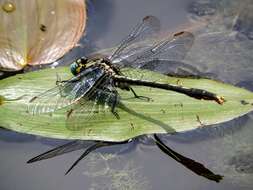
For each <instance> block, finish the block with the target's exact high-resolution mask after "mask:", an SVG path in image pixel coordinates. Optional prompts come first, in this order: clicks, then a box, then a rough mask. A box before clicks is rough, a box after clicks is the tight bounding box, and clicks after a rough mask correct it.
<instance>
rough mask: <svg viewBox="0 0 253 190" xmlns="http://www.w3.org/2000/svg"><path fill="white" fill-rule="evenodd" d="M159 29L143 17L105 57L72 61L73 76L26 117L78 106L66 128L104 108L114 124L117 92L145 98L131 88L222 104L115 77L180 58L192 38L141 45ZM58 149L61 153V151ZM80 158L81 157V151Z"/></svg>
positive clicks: (197, 93)
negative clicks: (125, 69) (85, 114)
mask: <svg viewBox="0 0 253 190" xmlns="http://www.w3.org/2000/svg"><path fill="white" fill-rule="evenodd" d="M159 28H160V22H159V20H158V19H157V18H156V17H154V16H146V17H144V18H143V19H142V21H141V22H140V23H138V24H137V25H136V26H135V27H134V28H133V30H132V31H131V32H130V34H129V35H128V36H127V37H126V38H125V39H124V40H123V41H122V42H121V43H120V45H119V46H118V48H117V49H116V50H115V51H114V53H112V54H111V56H108V57H101V56H94V57H90V58H86V57H82V58H79V59H77V60H76V61H75V62H74V63H72V64H71V66H70V70H71V72H72V74H73V75H74V77H73V78H71V79H69V80H66V81H61V80H58V81H57V83H56V84H57V85H56V87H54V88H52V89H50V90H48V91H46V92H43V93H41V94H39V95H38V96H35V97H33V98H32V99H31V100H30V103H29V106H28V112H30V113H32V114H42V113H49V112H54V111H56V110H58V109H61V108H64V107H67V106H70V105H73V104H78V105H79V106H78V109H71V110H70V111H69V112H68V114H67V120H70V121H71V122H67V123H70V125H72V124H73V125H74V122H73V118H75V113H82V112H89V109H90V110H91V111H90V114H91V115H92V114H94V113H95V112H94V109H91V108H94V104H100V105H104V106H107V107H110V109H111V112H112V113H113V114H114V115H115V116H116V117H117V118H118V119H119V118H120V116H119V115H118V114H117V112H116V109H115V108H116V107H117V105H118V103H119V101H120V96H119V93H118V91H117V89H118V88H119V89H122V90H126V91H131V92H132V94H133V97H135V98H139V99H144V100H148V99H149V98H148V97H143V96H141V94H140V95H139V94H136V92H135V91H134V86H146V87H151V88H158V89H164V90H170V91H175V92H178V93H182V94H185V95H187V96H189V97H192V98H195V99H203V100H211V101H215V102H217V103H218V104H223V102H224V101H225V100H224V98H223V97H222V96H218V95H216V94H215V93H212V92H208V91H206V90H202V89H197V88H186V87H183V86H181V85H172V84H168V83H159V82H153V81H148V80H142V79H140V78H139V77H138V76H136V78H130V77H128V76H126V75H124V74H123V73H122V72H121V68H122V67H126V66H127V67H134V68H138V67H140V66H143V65H146V64H148V63H149V62H151V61H155V60H159V59H161V58H164V57H166V58H168V59H170V58H171V59H172V60H177V59H182V58H184V56H185V55H186V53H187V52H188V51H189V49H190V48H191V46H192V44H193V41H194V36H193V34H192V33H190V32H186V31H182V32H179V33H176V34H174V35H173V36H172V37H169V38H166V39H163V40H161V41H155V42H152V43H146V42H145V40H147V39H149V38H150V37H153V35H155V34H156V33H157V32H158V31H159ZM168 66H169V65H168ZM79 115H80V114H79ZM87 119H89V118H87ZM82 125H83V124H82ZM105 145H108V143H105V142H104V143H102V142H101V145H96V146H94V147H91V149H95V148H98V147H99V146H105ZM71 146H72V145H71ZM62 148H63V149H65V148H66V146H63V147H62ZM57 150H58V149H57ZM89 151H90V150H89ZM89 151H88V153H89ZM53 152H54V151H53ZM53 152H52V151H49V152H48V153H45V154H42V155H41V156H38V157H35V158H34V159H31V160H30V161H29V163H31V162H35V161H38V160H41V159H46V158H49V157H52V153H53ZM84 155H87V151H86V152H85V153H84ZM81 157H82V158H83V157H84V156H83V155H82V156H81ZM80 159H81V158H80ZM80 159H78V161H80ZM78 161H77V162H78ZM77 162H76V163H75V164H74V165H76V164H77ZM74 165H73V166H72V167H71V169H72V168H73V167H74ZM69 171H70V170H69ZM69 171H68V172H69Z"/></svg>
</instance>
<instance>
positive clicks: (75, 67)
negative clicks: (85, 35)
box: [70, 58, 87, 76]
mask: <svg viewBox="0 0 253 190" xmlns="http://www.w3.org/2000/svg"><path fill="white" fill-rule="evenodd" d="M86 63H87V59H86V58H80V59H77V60H76V61H75V62H74V63H72V64H71V65H70V71H71V73H72V74H73V75H74V76H76V75H78V74H79V73H81V72H82V71H83V70H84V69H85V67H86Z"/></svg>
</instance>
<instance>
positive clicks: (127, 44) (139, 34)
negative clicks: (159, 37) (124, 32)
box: [110, 16, 160, 63]
mask: <svg viewBox="0 0 253 190" xmlns="http://www.w3.org/2000/svg"><path fill="white" fill-rule="evenodd" d="M159 30H160V21H159V20H158V19H157V18H156V17H154V16H146V17H144V18H143V19H142V21H141V22H140V23H138V24H137V25H136V26H135V27H134V28H133V30H132V31H131V32H130V34H129V35H128V36H127V37H126V38H125V39H124V40H123V41H122V42H121V43H120V45H119V47H118V48H117V49H116V51H115V52H114V53H113V54H112V55H111V56H110V60H111V61H112V62H113V63H119V62H120V61H121V60H122V58H123V59H124V58H125V56H129V52H132V49H134V44H137V43H138V42H142V41H144V40H145V39H147V38H150V37H152V36H153V35H154V34H156V33H157V32H158V31H159ZM132 45H133V46H132ZM150 45H151V44H148V43H140V44H138V47H137V48H136V51H143V50H144V49H146V48H148V47H150Z"/></svg>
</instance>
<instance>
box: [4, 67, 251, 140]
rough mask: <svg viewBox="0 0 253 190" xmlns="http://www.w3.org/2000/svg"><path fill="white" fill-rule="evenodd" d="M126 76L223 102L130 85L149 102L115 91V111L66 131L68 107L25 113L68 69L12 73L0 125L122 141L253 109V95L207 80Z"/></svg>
mask: <svg viewBox="0 0 253 190" xmlns="http://www.w3.org/2000/svg"><path fill="white" fill-rule="evenodd" d="M124 72H125V73H127V74H128V75H130V76H139V75H140V73H142V78H144V79H148V80H151V81H157V82H166V83H171V84H181V85H183V86H186V87H194V88H201V89H204V90H208V91H210V92H213V93H216V94H218V95H220V96H223V97H224V98H225V100H226V102H225V103H224V104H223V105H219V104H217V103H216V102H214V101H206V100H196V99H193V98H190V97H188V96H185V95H182V94H179V93H175V92H171V91H166V90H158V89H152V88H147V87H134V90H135V91H136V93H137V94H138V95H141V96H146V97H149V98H151V99H152V101H150V102H147V101H145V100H139V99H136V98H133V95H132V94H131V93H130V92H128V91H122V90H119V94H120V96H121V98H122V99H121V104H120V105H119V106H118V107H117V109H116V111H117V113H118V114H119V116H120V119H117V118H116V117H115V116H114V115H113V114H112V113H111V112H110V108H108V109H106V111H101V112H99V113H94V115H93V116H92V117H91V118H90V119H89V120H84V119H83V120H82V119H80V121H77V122H82V123H83V127H82V128H81V129H70V128H68V127H66V117H67V111H68V110H69V108H66V109H61V110H58V111H56V112H54V113H51V114H41V115H31V114H29V113H27V104H28V101H29V100H30V99H31V98H32V97H34V96H35V95H37V94H39V93H41V92H43V91H46V90H48V89H49V88H52V87H54V86H55V80H56V73H57V74H59V75H60V76H61V77H62V79H69V78H70V77H71V75H70V72H69V70H68V68H66V67H59V68H57V69H45V70H41V71H35V72H30V73H26V74H20V75H16V76H14V77H10V78H7V79H5V80H1V82H0V95H1V96H0V126H2V127H4V128H7V129H11V130H14V131H18V132H22V133H28V134H34V135H41V136H45V137H52V138H61V139H83V140H106V141H123V140H127V139H130V138H133V137H136V136H139V135H142V134H152V133H175V132H181V131H187V130H192V129H195V128H198V127H207V125H211V124H217V123H221V122H225V121H228V120H231V119H234V118H236V117H239V116H241V115H244V114H246V113H248V112H250V111H252V109H253V93H252V92H250V91H248V90H245V89H242V88H238V87H235V86H232V85H228V84H224V83H221V82H218V81H213V80H208V79H189V78H175V77H167V76H165V75H161V74H159V73H155V72H151V71H145V70H142V71H141V72H140V70H136V69H135V70H133V69H126V70H124Z"/></svg>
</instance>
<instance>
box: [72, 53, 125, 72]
mask: <svg viewBox="0 0 253 190" xmlns="http://www.w3.org/2000/svg"><path fill="white" fill-rule="evenodd" d="M90 67H100V68H101V69H103V70H105V71H106V72H107V73H109V74H111V75H113V74H119V73H120V71H119V69H118V68H117V67H115V66H114V65H113V64H112V63H111V61H110V60H109V59H107V58H100V57H94V58H79V59H77V60H76V61H75V62H74V63H72V64H71V65H70V70H71V73H72V74H73V75H74V76H76V75H78V74H79V73H81V72H82V71H84V70H85V69H88V68H90Z"/></svg>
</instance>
